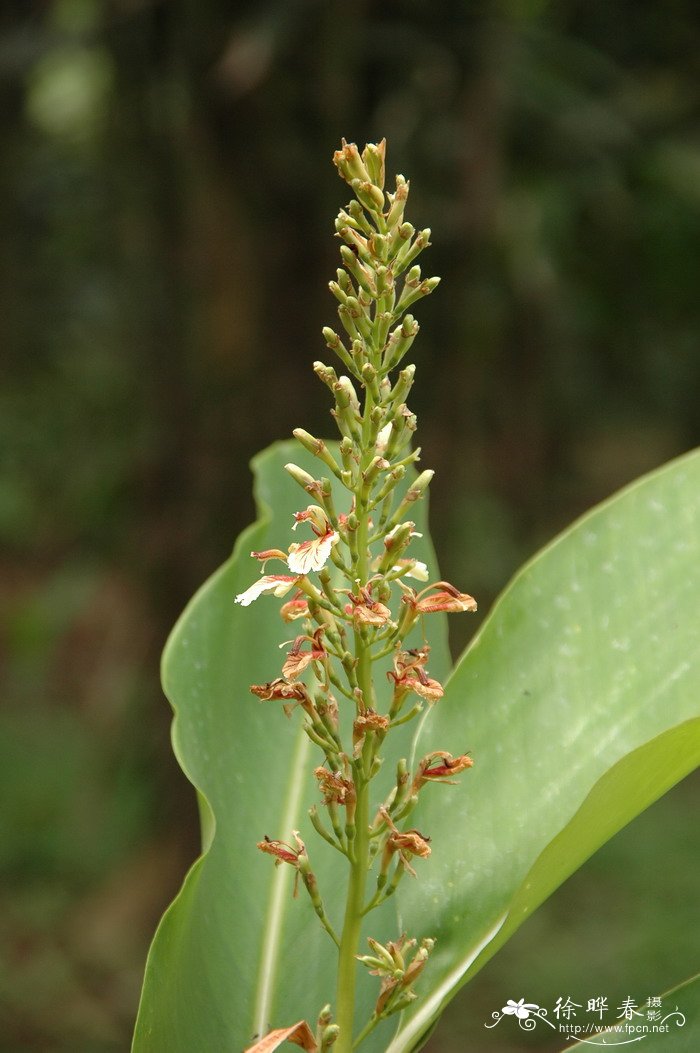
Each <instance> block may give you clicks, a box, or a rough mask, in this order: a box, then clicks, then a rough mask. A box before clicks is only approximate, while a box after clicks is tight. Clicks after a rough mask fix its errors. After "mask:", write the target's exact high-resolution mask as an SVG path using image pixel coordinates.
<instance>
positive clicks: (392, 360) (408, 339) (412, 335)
mask: <svg viewBox="0 0 700 1053" xmlns="http://www.w3.org/2000/svg"><path fill="white" fill-rule="evenodd" d="M419 329H420V326H419V325H418V322H417V321H416V320H415V318H414V317H413V315H412V314H407V315H406V317H405V318H404V320H403V322H402V324H401V325H399V326H397V327H396V329H394V330H393V332H392V334H391V336H390V337H389V342H388V344H387V346H386V353H385V359H384V368H385V369H393V368H394V367H395V366H397V365H398V364H399V362H400V361H401V359H402V358H403V357H404V355H406V354H407V353H408V351H409V350H410V349H411V345H412V344H413V341H414V340H415V339H416V337H417V336H418V330H419Z"/></svg>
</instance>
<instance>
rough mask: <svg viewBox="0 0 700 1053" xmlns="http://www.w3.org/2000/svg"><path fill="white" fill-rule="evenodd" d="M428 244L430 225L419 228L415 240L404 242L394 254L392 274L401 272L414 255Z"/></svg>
mask: <svg viewBox="0 0 700 1053" xmlns="http://www.w3.org/2000/svg"><path fill="white" fill-rule="evenodd" d="M429 245H430V227H426V228H425V230H421V231H420V233H419V234H418V235H417V236H416V240H415V241H414V242H413V244H412V245H410V244H406V245H405V246H404V247H403V248H402V249H400V250H399V252H398V253H397V256H396V263H395V264H394V274H401V272H402V271H405V270H406V268H407V267H409V266H410V265H411V264H412V263H413V261H414V260H415V258H416V256H418V255H419V253H421V252H422V251H423V249H427V248H428V246H429Z"/></svg>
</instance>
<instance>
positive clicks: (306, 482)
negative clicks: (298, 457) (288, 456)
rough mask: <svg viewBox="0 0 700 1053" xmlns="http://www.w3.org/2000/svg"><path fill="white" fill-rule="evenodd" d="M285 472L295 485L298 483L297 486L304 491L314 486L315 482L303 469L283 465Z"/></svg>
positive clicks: (296, 466) (292, 465)
mask: <svg viewBox="0 0 700 1053" xmlns="http://www.w3.org/2000/svg"><path fill="white" fill-rule="evenodd" d="M284 470H285V472H289V474H290V475H291V477H292V479H293V480H294V482H295V483H299V486H301V487H303V488H304V490H306V489H307V488H308V487H309V486H314V485H315V483H316V480H315V479H314V477H313V476H312V475H309V473H308V472H305V471H304V469H303V468H300V467H299V466H298V465H297V464H291V463H290V464H285V466H284Z"/></svg>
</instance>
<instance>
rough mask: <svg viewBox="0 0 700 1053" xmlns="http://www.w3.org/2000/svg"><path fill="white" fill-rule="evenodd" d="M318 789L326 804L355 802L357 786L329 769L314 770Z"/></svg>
mask: <svg viewBox="0 0 700 1053" xmlns="http://www.w3.org/2000/svg"><path fill="white" fill-rule="evenodd" d="M314 775H315V776H316V778H317V779H318V788H319V790H320V791H321V793H322V794H323V803H324V804H352V803H354V801H355V784H354V783H353V782H352V781H351V780H350V779H344V778H343V776H342V775H339V774H338V773H337V772H334V771H329V770H328V768H324V767H319V768H314Z"/></svg>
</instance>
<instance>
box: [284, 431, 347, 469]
mask: <svg viewBox="0 0 700 1053" xmlns="http://www.w3.org/2000/svg"><path fill="white" fill-rule="evenodd" d="M292 434H293V436H294V438H295V439H296V440H297V441H298V442H300V443H301V445H302V446H303V447H304V449H306V450H308V451H309V453H312V454H313V455H314V457H318V458H319V460H321V461H323V463H324V464H325V465H327V467H328V468H330V470H331V471H332V472H333V475H335V476H336V478H337V479H340V468H339V467H338V465H337V464H336V463H335V459H334V457H333V455H332V454H331V452H330V450H329V449H328V447H327V446H326V444H325V442H324V441H323V439H317V438H315V437H314V436H313V435H311V434H309V432H308V431H305V430H304V429H303V428H295V429H294V431H293V432H292Z"/></svg>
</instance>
